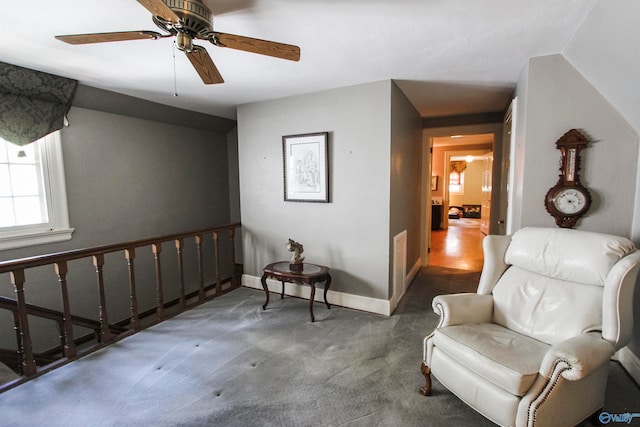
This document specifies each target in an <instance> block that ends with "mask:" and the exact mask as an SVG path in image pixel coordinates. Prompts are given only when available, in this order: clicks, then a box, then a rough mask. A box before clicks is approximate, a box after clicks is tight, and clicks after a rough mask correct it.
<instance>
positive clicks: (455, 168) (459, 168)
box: [449, 160, 467, 173]
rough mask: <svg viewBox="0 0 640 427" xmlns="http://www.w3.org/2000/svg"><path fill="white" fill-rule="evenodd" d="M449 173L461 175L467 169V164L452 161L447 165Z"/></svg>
mask: <svg viewBox="0 0 640 427" xmlns="http://www.w3.org/2000/svg"><path fill="white" fill-rule="evenodd" d="M449 167H450V169H451V172H457V173H462V172H464V170H465V169H466V168H467V162H465V161H464V160H454V161H452V162H451V163H450V164H449Z"/></svg>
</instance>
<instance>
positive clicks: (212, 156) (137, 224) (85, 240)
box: [0, 107, 230, 350]
mask: <svg viewBox="0 0 640 427" xmlns="http://www.w3.org/2000/svg"><path fill="white" fill-rule="evenodd" d="M69 122H70V126H69V127H68V128H64V129H63V131H62V147H63V156H64V163H65V176H66V184H67V197H68V203H69V216H70V218H69V219H70V223H71V226H72V227H74V228H75V232H74V234H73V238H72V240H71V241H68V242H63V243H57V244H50V245H41V246H32V247H27V248H21V249H16V250H8V251H2V252H0V260H10V259H15V258H22V257H26V256H33V255H39V254H44V253H51V252H58V251H63V250H70V249H77V248H83V247H89V246H97V245H103V244H108V243H116V242H122V241H128V240H134V239H141V238H147V237H154V236H160V235H163V234H170V233H176V232H180V231H189V230H194V229H200V228H206V227H211V226H215V225H222V224H226V223H228V222H229V221H230V211H229V191H230V190H229V188H230V186H229V170H228V167H227V162H228V152H227V143H228V141H227V135H225V134H223V133H219V132H215V131H211V130H203V129H201V128H192V127H185V126H180V125H176V124H167V123H161V122H158V121H151V120H144V119H139V118H132V117H127V116H123V115H117V114H111V113H105V112H100V111H95V110H89V109H84V108H77V107H73V108H72V109H71V111H70V113H69ZM172 246H173V245H166V246H163V253H162V262H163V268H166V270H165V271H163V280H164V282H165V297H166V299H167V300H168V299H170V298H174V297H176V296H177V295H178V293H177V285H176V283H177V276H176V272H175V271H176V268H175V264H176V262H175V250H174V249H173V248H172ZM185 246H186V243H185ZM194 253H195V252H194V250H193V248H191V247H190V248H186V249H185V263H187V264H188V265H187V271H188V274H187V287H188V289H189V290H195V289H196V286H197V278H196V276H195V271H196V266H195V264H194V263H193V262H192V261H191V260H193V258H191V260H189V261H187V259H188V257H189V256H192V255H193V254H194ZM205 253H206V254H210V253H211V249H210V247H207V248H206V252H205ZM137 255H138V256H137V259H136V273H137V275H138V277H137V280H138V291H139V292H138V294H139V298H140V306H141V307H140V308H141V310H144V309H147V308H150V307H151V306H153V305H154V303H155V273H154V270H153V257H152V255H151V253H150V250H149V251H144V250H140V251H138V254H137ZM206 259H211V257H209V258H206ZM69 269H70V274H69V286H70V291H71V293H72V297H71V305H72V311H73V313H74V314H78V315H82V316H87V317H91V318H97V314H98V305H97V302H98V299H97V291H96V288H97V286H96V279H95V272H94V269H93V266H92V265H91V260H90V259H89V260H82V261H74V262H72V263H71V264H70V267H69ZM205 275H206V276H207V278H208V279H209V280H211V279H212V277H213V269H212V268H206V269H205ZM105 280H106V282H107V301H108V304H109V305H108V306H109V309H110V312H109V316H110V318H109V319H110V320H111V321H116V320H122V319H124V318H126V317H127V316H128V307H129V305H128V293H129V292H128V279H127V275H126V263H125V261H124V257H123V256H122V254H118V255H113V256H108V257H107V260H106V266H105ZM0 293H1V294H2V295H5V296H9V297H13V296H14V293H13V288H12V286H11V284H10V282H9V278H8V275H0ZM26 294H27V301H28V302H30V303H33V304H37V305H43V306H46V307H50V308H53V309H60V307H61V302H60V301H61V300H60V292H59V286H58V284H57V278H56V277H55V275H54V274H53V268H46V269H37V270H29V271H27V283H26ZM116 306H119V308H116ZM0 325H2V327H0V347H7V344H8V345H10V346H15V334H14V332H13V329H12V325H13V321H12V320H11V318H10V316H8V313H4V312H0ZM37 325H38V322H37V321H36V320H35V319H33V322H32V327H33V329H34V330H36V329H39V328H38V327H37ZM47 328H48V327H45V328H44V329H47ZM49 329H51V328H49ZM49 332H50V331H49ZM44 333H46V331H45V332H43V334H44ZM40 335H42V334H38V333H35V334H34V345H35V346H36V349H38V350H40V349H44V348H49V347H51V346H52V345H56V344H57V340H56V339H53V340H51V339H50V338H43V337H41V336H40ZM53 336H54V338H55V333H54V334H53ZM9 348H11V347H9Z"/></svg>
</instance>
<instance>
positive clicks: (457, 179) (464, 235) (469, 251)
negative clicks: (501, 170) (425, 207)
mask: <svg viewBox="0 0 640 427" xmlns="http://www.w3.org/2000/svg"><path fill="white" fill-rule="evenodd" d="M431 143H432V156H431V162H432V164H431V171H432V173H431V175H432V177H435V178H432V179H433V184H432V187H431V204H432V219H431V221H432V223H431V242H430V251H429V262H428V265H430V266H438V267H448V268H454V269H459V270H467V271H481V270H482V265H483V261H484V259H483V253H482V239H483V238H484V236H485V235H487V234H488V233H489V226H488V225H489V224H490V216H491V190H492V177H493V148H494V143H495V141H494V134H493V133H483V134H470V135H448V136H442V137H434V138H432V141H431ZM438 181H439V183H440V185H439V186H438V185H437V182H438Z"/></svg>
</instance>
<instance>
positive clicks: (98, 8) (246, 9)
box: [0, 0, 597, 118]
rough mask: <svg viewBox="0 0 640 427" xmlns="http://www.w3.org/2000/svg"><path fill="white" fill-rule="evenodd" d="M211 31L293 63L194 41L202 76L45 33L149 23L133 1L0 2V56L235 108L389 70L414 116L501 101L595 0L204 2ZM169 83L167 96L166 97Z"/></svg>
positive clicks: (154, 44) (175, 100)
mask: <svg viewBox="0 0 640 427" xmlns="http://www.w3.org/2000/svg"><path fill="white" fill-rule="evenodd" d="M204 3H205V4H206V5H207V6H209V7H210V8H211V9H212V10H213V12H214V15H215V18H214V29H215V30H217V31H220V32H226V33H232V34H240V35H244V36H249V37H256V38H261V39H266V40H272V41H277V42H282V43H288V44H295V45H298V46H300V48H301V52H302V54H301V60H300V62H291V61H285V60H280V59H275V58H270V57H265V56H261V55H256V54H251V53H246V52H240V51H234V50H231V49H224V48H218V47H215V46H213V45H210V44H208V43H206V42H200V43H199V44H201V45H204V46H206V48H207V50H208V51H209V53H210V55H211V57H212V58H213V60H214V62H215V63H216V65H217V66H218V69H219V70H220V72H221V73H222V75H223V77H224V79H225V81H226V82H225V83H224V84H221V85H209V86H205V85H204V84H202V82H201V80H200V78H199V77H198V75H197V74H196V72H195V71H194V70H193V68H192V67H191V65H190V63H189V62H188V60H187V59H186V58H185V57H184V55H183V54H182V53H181V52H179V51H178V52H176V58H175V73H174V59H173V55H174V48H173V42H172V39H162V40H155V41H152V40H138V41H127V42H116V43H102V44H94V45H82V46H73V45H68V44H66V43H62V42H60V41H57V40H55V39H54V36H55V35H60V34H76V33H92V32H110V31H127V30H153V31H157V27H156V26H155V25H154V24H153V23H152V22H151V16H150V13H149V12H148V11H147V10H146V9H145V8H144V7H142V6H141V5H140V4H139V3H138V2H137V1H135V0H108V1H107V0H65V1H63V2H60V1H51V0H20V1H16V0H0V17H1V18H2V24H1V25H0V61H3V62H8V63H12V64H16V65H21V66H26V67H29V68H33V69H37V70H41V71H47V72H50V73H54V74H58V75H62V76H66V77H71V78H75V79H78V80H79V81H80V83H82V84H85V85H88V86H94V87H98V88H101V89H107V90H111V91H115V92H119V93H123V94H127V95H131V96H136V97H139V98H143V99H147V100H151V101H154V102H158V103H162V104H167V105H171V106H174V107H179V108H184V109H188V110H193V111H198V112H202V113H207V114H214V115H218V116H222V117H227V118H235V116H236V106H237V105H239V104H244V103H249V102H256V101H262V100H268V99H276V98H283V97H289V96H295V95H300V94H304V93H309V92H316V91H322V90H327V89H332V88H338V87H344V86H351V85H357V84H361V83H367V82H373V81H380V80H386V79H394V80H396V81H397V83H398V85H399V86H400V88H401V89H402V90H403V91H404V93H405V94H406V95H407V96H408V97H409V99H410V100H411V102H412V103H413V104H414V105H415V106H416V108H417V109H418V111H419V112H420V114H421V115H422V116H423V117H434V116H446V115H459V114H473V113H481V112H495V111H501V110H503V108H504V107H505V105H506V103H507V101H508V100H509V97H510V95H511V92H512V90H513V88H514V86H515V83H516V81H517V79H518V76H519V74H520V72H521V70H522V69H523V67H524V65H525V63H526V61H527V59H528V58H529V57H533V56H539V55H547V54H553V53H560V52H562V51H563V49H564V48H565V46H567V44H568V43H569V42H570V41H571V39H572V37H573V36H574V34H575V33H576V31H577V30H578V28H579V27H580V25H581V24H582V23H583V22H584V21H585V19H586V18H587V16H588V15H589V12H590V11H591V9H592V8H593V7H594V5H595V4H596V3H597V0H204ZM174 87H176V88H177V93H178V96H177V97H176V96H174Z"/></svg>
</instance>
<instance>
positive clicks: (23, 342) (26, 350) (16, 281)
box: [10, 269, 37, 377]
mask: <svg viewBox="0 0 640 427" xmlns="http://www.w3.org/2000/svg"><path fill="white" fill-rule="evenodd" d="M10 276H11V284H12V285H13V287H14V289H15V292H16V301H17V303H18V322H19V325H20V347H21V348H22V374H23V375H25V376H27V377H29V376H31V375H35V373H36V371H37V368H36V361H35V359H34V358H33V347H32V344H31V335H30V333H29V321H28V320H27V302H26V299H25V296H24V282H25V275H24V269H18V270H13V271H12V272H11V273H10Z"/></svg>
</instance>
